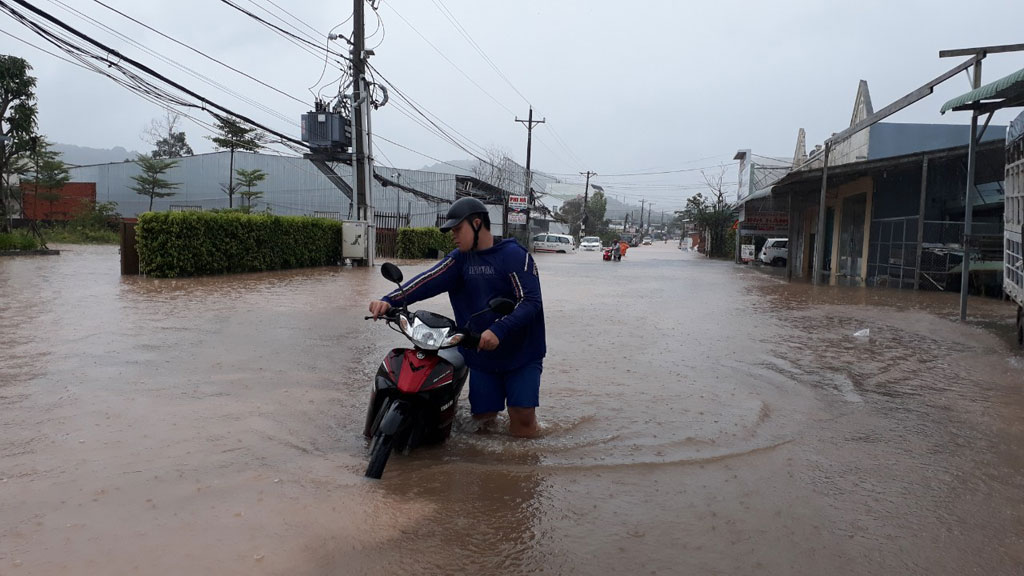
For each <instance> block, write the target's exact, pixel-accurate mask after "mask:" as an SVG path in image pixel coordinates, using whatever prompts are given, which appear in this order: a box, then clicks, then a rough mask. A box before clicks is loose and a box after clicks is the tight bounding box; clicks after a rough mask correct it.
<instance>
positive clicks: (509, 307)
mask: <svg viewBox="0 0 1024 576" xmlns="http://www.w3.org/2000/svg"><path fill="white" fill-rule="evenodd" d="M487 306H488V307H490V309H491V312H494V313H495V314H497V315H498V316H505V315H506V314H511V313H512V311H513V310H515V309H516V303H515V302H513V301H511V300H509V299H508V298H492V299H491V301H490V302H488V303H487Z"/></svg>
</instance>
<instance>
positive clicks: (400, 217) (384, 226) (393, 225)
mask: <svg viewBox="0 0 1024 576" xmlns="http://www.w3.org/2000/svg"><path fill="white" fill-rule="evenodd" d="M409 220H410V218H409V214H401V213H395V212H376V213H374V215H373V222H374V224H376V226H377V228H376V230H377V242H376V244H377V257H378V258H395V257H397V256H398V229H399V228H408V227H409Z"/></svg>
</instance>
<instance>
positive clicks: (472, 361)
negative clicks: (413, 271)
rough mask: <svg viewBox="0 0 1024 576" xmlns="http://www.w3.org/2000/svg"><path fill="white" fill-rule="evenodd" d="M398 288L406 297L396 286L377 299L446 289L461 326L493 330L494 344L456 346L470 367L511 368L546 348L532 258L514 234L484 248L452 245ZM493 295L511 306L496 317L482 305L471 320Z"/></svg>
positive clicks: (412, 298)
mask: <svg viewBox="0 0 1024 576" xmlns="http://www.w3.org/2000/svg"><path fill="white" fill-rule="evenodd" d="M402 288H403V289H404V290H405V298H406V300H405V301H403V300H402V293H401V292H400V291H398V290H395V291H394V292H392V293H390V294H388V295H387V296H385V297H384V298H382V300H384V301H385V302H387V303H388V304H391V305H392V306H401V305H402V304H413V303H415V302H419V301H420V300H426V299H427V298H431V297H433V296H437V295H438V294H441V293H442V292H447V293H448V297H449V299H451V303H452V310H454V311H455V322H456V323H457V324H458V325H459V326H460V327H466V326H467V323H468V327H469V329H470V330H472V331H473V332H478V333H483V332H484V331H485V330H490V331H491V332H494V335H495V336H497V337H498V341H499V342H498V347H497V348H496V349H494V350H490V351H477V350H476V349H475V348H473V349H467V348H462V347H460V348H459V351H460V352H462V355H463V357H464V358H465V359H466V364H467V365H468V366H469V367H470V368H473V369H475V370H483V371H485V372H499V371H504V370H513V369H516V368H519V367H521V366H523V365H525V364H527V363H529V362H533V361H535V360H540V359H542V358H544V355H545V354H546V353H547V343H546V341H545V337H544V305H543V303H542V302H541V295H540V277H539V275H538V272H537V264H536V263H535V262H534V261H533V257H532V256H530V253H529V252H527V251H526V249H525V248H523V247H522V246H521V245H520V244H519V243H518V242H516V241H515V240H513V239H505V240H502V241H501V242H499V243H497V244H495V245H494V246H492V247H490V248H488V249H486V250H474V251H472V252H459V251H458V250H453V251H452V252H451V253H450V254H448V255H447V256H445V257H444V258H443V259H442V260H441V261H440V262H438V263H437V264H436V265H435V266H434V267H432V268H430V269H429V270H427V271H426V272H423V273H422V274H419V275H418V276H416V277H415V278H413V279H412V280H410V281H408V282H406V283H405V284H404V285H403V286H402ZM498 297H504V298H508V299H510V300H512V301H513V302H515V303H516V307H515V310H514V311H513V312H512V313H511V314H509V315H507V316H503V317H501V318H499V317H498V316H497V315H496V314H494V313H493V312H490V311H487V312H484V313H483V314H480V315H479V316H477V317H475V318H473V319H472V321H470V318H469V317H470V316H471V315H473V314H474V313H476V312H479V311H481V310H487V308H488V302H490V300H491V299H492V298H498Z"/></svg>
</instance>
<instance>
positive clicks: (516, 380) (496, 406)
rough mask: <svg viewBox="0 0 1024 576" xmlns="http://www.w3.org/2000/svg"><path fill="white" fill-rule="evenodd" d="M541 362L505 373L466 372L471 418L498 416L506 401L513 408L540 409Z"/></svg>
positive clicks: (471, 370)
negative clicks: (476, 416)
mask: <svg viewBox="0 0 1024 576" xmlns="http://www.w3.org/2000/svg"><path fill="white" fill-rule="evenodd" d="M543 371H544V366H543V363H542V362H541V361H540V360H536V361H534V362H530V363H529V364H526V365H525V366H521V367H519V368H516V369H515V370H509V371H506V372H484V371H482V370H473V369H470V371H469V407H470V411H471V412H472V413H473V414H484V413H487V412H501V411H502V410H504V409H505V404H506V401H507V403H508V405H509V406H511V407H513V408H536V407H537V406H539V405H540V373H541V372H543Z"/></svg>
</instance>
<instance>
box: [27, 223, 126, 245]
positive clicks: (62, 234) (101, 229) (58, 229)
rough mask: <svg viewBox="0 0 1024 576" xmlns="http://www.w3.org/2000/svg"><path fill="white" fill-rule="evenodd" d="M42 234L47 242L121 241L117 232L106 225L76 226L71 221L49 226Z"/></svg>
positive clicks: (113, 242)
mask: <svg viewBox="0 0 1024 576" xmlns="http://www.w3.org/2000/svg"><path fill="white" fill-rule="evenodd" d="M44 235H45V236H46V241H47V242H56V243H58V244H117V243H119V242H120V241H121V239H120V237H119V236H118V233H117V232H116V231H114V230H112V229H111V228H110V227H109V226H107V225H99V226H78V225H76V224H74V223H73V222H72V223H69V224H67V225H66V226H55V227H53V228H49V229H47V230H46V231H45V232H44Z"/></svg>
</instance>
